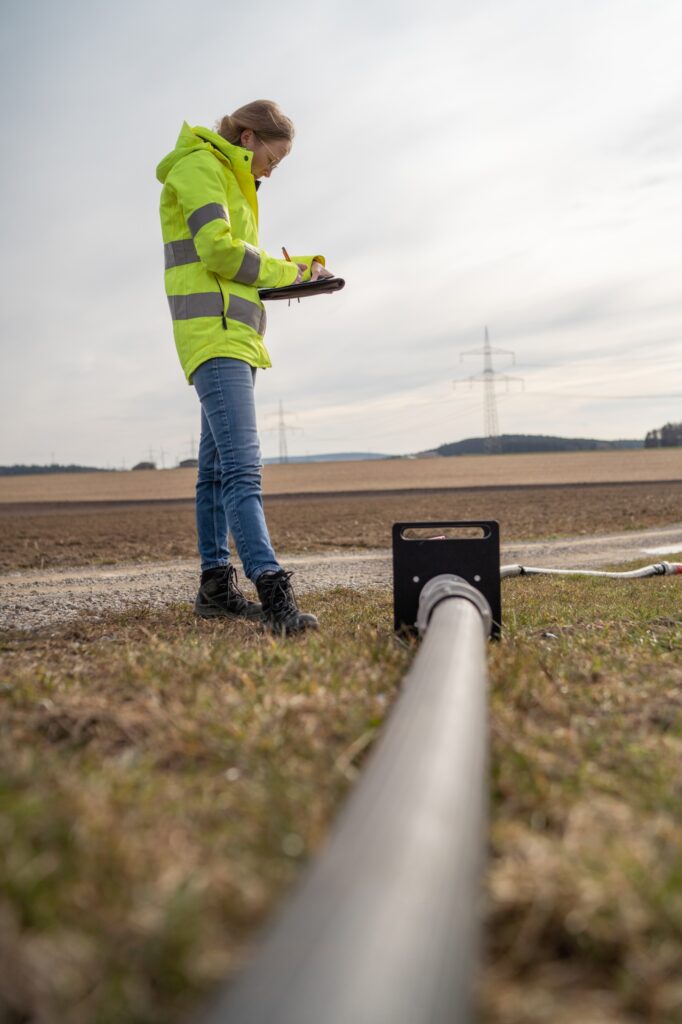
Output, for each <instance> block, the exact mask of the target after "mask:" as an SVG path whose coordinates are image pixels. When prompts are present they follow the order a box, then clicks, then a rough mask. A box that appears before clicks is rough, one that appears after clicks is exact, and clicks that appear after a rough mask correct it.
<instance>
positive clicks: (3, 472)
mask: <svg viewBox="0 0 682 1024" xmlns="http://www.w3.org/2000/svg"><path fill="white" fill-rule="evenodd" d="M109 472H111V470H108V469H102V468H101V467H100V466H58V465H57V464H56V463H54V464H53V465H51V466H23V465H17V466H0V476H34V475H35V474H39V473H109Z"/></svg>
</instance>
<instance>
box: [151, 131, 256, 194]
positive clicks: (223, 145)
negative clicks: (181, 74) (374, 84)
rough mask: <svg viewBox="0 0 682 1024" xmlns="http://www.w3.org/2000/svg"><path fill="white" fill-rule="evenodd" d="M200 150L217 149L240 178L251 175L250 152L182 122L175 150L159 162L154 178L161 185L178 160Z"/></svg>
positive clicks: (214, 133) (251, 155)
mask: <svg viewBox="0 0 682 1024" xmlns="http://www.w3.org/2000/svg"><path fill="white" fill-rule="evenodd" d="M200 149H209V150H216V149H217V150H218V152H219V153H220V154H221V155H222V156H223V157H224V158H225V159H226V160H227V161H228V162H229V163H230V165H231V166H232V167H234V169H235V170H237V169H238V170H239V172H240V176H241V175H242V174H244V173H245V172H246V173H248V174H251V160H252V159H253V153H251V151H250V150H248V149H244V148H243V147H242V146H234V145H233V144H232V143H231V142H228V141H227V140H226V139H223V138H222V136H221V135H218V134H217V133H216V132H212V131H211V130H210V129H209V128H202V127H201V126H197V127H195V128H191V127H190V126H189V125H188V124H187V122H186V121H183V124H182V128H181V129H180V134H179V135H178V140H177V142H176V143H175V148H174V149H173V150H171V152H170V153H168V155H167V156H165V157H164V158H163V160H161V161H160V163H159V165H158V167H157V168H156V177H157V178H158V179H159V181H160V182H161V183H163V182H165V180H166V178H167V177H168V175H169V174H170V172H171V170H172V168H173V167H174V166H175V164H176V163H177V162H178V160H182V158H183V157H185V156H187V155H188V154H189V153H194V152H196V151H197V150H200Z"/></svg>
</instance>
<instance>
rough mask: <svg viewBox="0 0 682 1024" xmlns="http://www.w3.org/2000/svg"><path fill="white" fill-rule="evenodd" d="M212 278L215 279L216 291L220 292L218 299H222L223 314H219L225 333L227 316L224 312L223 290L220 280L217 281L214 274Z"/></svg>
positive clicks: (216, 276) (217, 278)
mask: <svg viewBox="0 0 682 1024" xmlns="http://www.w3.org/2000/svg"><path fill="white" fill-rule="evenodd" d="M213 276H214V277H215V280H216V284H217V285H218V291H219V292H220V298H221V299H222V304H223V312H222V314H221V319H222V321H223V330H224V331H226V330H227V314H226V312H225V295H224V293H223V289H222V286H221V284H220V279H219V277H218V275H217V274H214V275H213Z"/></svg>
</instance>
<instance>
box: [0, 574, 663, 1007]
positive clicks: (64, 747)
mask: <svg viewBox="0 0 682 1024" xmlns="http://www.w3.org/2000/svg"><path fill="white" fill-rule="evenodd" d="M679 587H680V580H679V579H675V578H670V579H660V578H657V579H653V580H645V581H633V582H629V583H619V584H613V583H610V582H607V581H601V580H595V581H588V580H574V579H573V580H561V579H556V578H553V579H548V580H542V579H533V580H531V579H523V580H511V581H508V582H507V583H505V587H504V604H505V618H506V623H507V630H506V634H505V637H504V639H503V640H502V642H501V643H500V644H499V645H497V646H495V647H494V648H491V652H490V668H491V680H492V695H491V725H492V745H493V746H492V765H491V787H492V828H491V847H492V849H491V861H490V871H489V887H488V888H489V910H488V929H487V931H488V951H489V966H488V968H487V970H486V972H485V975H484V977H483V981H482V986H483V995H482V1001H483V1005H484V1017H485V1020H486V1022H488V1024H503V1022H504V1024H517V1022H518V1024H521V1022H524V1024H530V1022H533V1024H535V1022H538V1024H539V1022H543V1024H544V1022H546V1021H549V1020H551V1021H553V1022H558V1024H564V1022H566V1024H568V1021H569V1019H570V1021H571V1022H573V1021H575V1020H576V1019H577V1020H580V1021H583V1020H584V1021H587V1022H590V1024H601V1022H604V1024H606V1022H609V1024H613V1022H616V1021H617V1022H619V1024H644V1022H652V1024H653V1022H656V1024H659V1022H661V1024H663V1022H665V1024H668V1022H670V1024H672V1022H675V1021H680V1020H682V986H681V983H680V977H681V976H682V972H681V971H680V967H681V966H682V826H681V825H680V820H679V806H680V797H681V796H682V769H681V767H680V766H681V764H682V699H681V698H680V684H681V683H682V667H681V659H680V652H681V651H682V628H681V626H680V615H679V608H680V591H679ZM315 610H316V611H317V612H318V613H319V614H320V615H321V617H322V623H323V629H322V630H321V632H320V633H319V634H318V635H314V636H311V637H306V638H302V639H300V640H298V641H295V642H292V643H286V644H281V643H275V642H273V641H271V640H269V639H268V638H266V637H264V636H263V635H262V634H260V633H258V632H257V630H256V629H255V628H254V627H252V626H250V625H248V624H244V623H227V624H225V623H214V622H209V623H206V622H196V621H195V620H194V619H193V617H192V615H191V612H190V610H189V608H187V607H177V608H171V609H168V610H166V611H164V612H162V613H158V612H154V613H153V614H152V613H151V612H147V611H144V610H136V611H134V612H131V613H129V614H127V615H124V616H116V617H112V618H110V619H108V620H103V621H95V620H88V619H85V620H82V621H81V622H79V623H76V624H74V625H70V626H64V627H60V628H59V629H53V630H50V631H49V632H45V633H42V634H40V635H34V636H26V635H24V636H7V637H5V638H4V641H3V651H2V670H1V671H2V675H1V676H0V680H1V682H0V700H1V701H2V722H3V725H2V731H1V732H0V770H1V774H0V778H1V779H2V781H1V782H0V843H1V844H2V847H3V853H4V856H3V857H2V858H0V865H1V866H0V961H2V962H3V964H4V965H5V966H6V967H7V965H9V969H6V970H5V971H4V973H3V972H0V1020H2V1019H6V1020H10V1021H18V1020H23V1019H31V1020H32V1021H34V1022H35V1024H53V1022H54V1024H56V1022H59V1024H85V1022H87V1024H91V1022H93V1024H113V1022H117V1024H118V1022H121V1021H126V1022H136V1024H157V1022H161V1021H163V1022H164V1024H172V1022H174V1021H179V1020H181V1019H184V1017H185V1015H186V1013H187V1012H188V1010H189V1009H191V1008H192V1007H195V1006H196V1005H197V1002H198V1000H200V998H201V996H202V993H204V992H205V991H206V990H207V988H209V987H210V986H211V984H212V983H213V982H214V981H215V980H216V978H218V977H219V976H220V975H221V973H222V972H223V971H224V970H226V969H230V968H232V967H234V966H235V965H237V964H239V962H240V961H241V960H242V959H243V957H244V955H245V953H246V951H247V949H248V944H249V941H250V939H251V938H252V936H253V934H254V931H255V929H256V928H257V927H258V925H259V924H260V923H261V922H262V920H263V919H264V917H265V916H266V915H267V914H268V913H269V912H270V910H271V909H272V906H273V904H274V902H275V901H276V899H277V898H278V896H279V895H280V894H281V893H282V892H283V890H284V889H285V888H286V887H287V885H288V884H289V882H290V881H291V879H292V877H293V875H294V874H295V872H296V870H297V868H298V866H299V864H300V861H301V859H302V858H303V857H304V856H305V855H306V854H307V853H308V852H310V851H312V850H314V849H316V847H317V846H318V844H319V842H320V839H321V837H322V836H323V834H324V832H325V829H326V827H327V825H328V822H329V820H330V818H331V817H332V815H333V813H334V812H335V810H336V808H337V807H338V805H339V802H340V801H341V800H342V798H343V796H344V794H345V792H346V790H347V787H348V784H349V781H350V778H351V776H352V775H353V768H354V767H355V765H353V764H351V765H348V764H347V763H346V762H347V759H346V757H345V756H344V752H347V751H348V750H349V748H350V747H351V745H352V744H353V743H354V742H355V741H356V740H357V738H358V737H359V736H362V735H363V734H366V733H367V732H371V731H372V730H374V729H376V728H377V727H378V726H379V725H380V723H381V721H382V720H383V718H384V716H385V714H386V711H387V708H388V707H389V705H390V702H391V701H392V699H393V697H394V694H395V691H396V686H397V684H398V681H399V679H400V678H401V676H402V674H403V672H404V670H405V669H406V667H407V664H408V662H409V660H410V657H411V654H410V651H409V650H406V649H405V648H403V647H402V646H400V645H399V644H397V643H396V642H395V641H394V640H393V639H392V637H391V632H390V629H391V608H390V595H389V594H388V593H385V594H370V595H368V596H361V595H358V594H356V593H352V594H351V593H348V592H344V591H336V592H332V593H328V594H325V595H321V596H319V597H318V598H316V599H315ZM3 1003H4V1018H3V1009H2V1008H3ZM9 1007H12V1008H13V1009H12V1011H10V1010H9ZM12 1014H14V1016H12ZM22 1014H23V1015H24V1016H22Z"/></svg>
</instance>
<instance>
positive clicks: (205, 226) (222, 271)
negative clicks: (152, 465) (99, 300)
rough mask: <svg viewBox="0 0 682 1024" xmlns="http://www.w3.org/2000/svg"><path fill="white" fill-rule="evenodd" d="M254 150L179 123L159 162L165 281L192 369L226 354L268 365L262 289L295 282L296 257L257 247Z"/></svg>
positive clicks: (307, 259)
mask: <svg viewBox="0 0 682 1024" xmlns="http://www.w3.org/2000/svg"><path fill="white" fill-rule="evenodd" d="M252 157H253V154H252V153H251V152H250V150H248V149H243V148H242V147H241V146H234V145H232V143H230V142H227V141H226V140H225V139H223V138H222V137H221V136H220V135H217V134H216V133H215V132H212V131H210V130H209V129H208V128H190V126H189V125H188V124H186V123H185V124H183V126H182V128H181V130H180V135H179V136H178V141H177V143H176V145H175V149H174V150H173V151H172V152H171V153H169V154H168V156H166V157H164V158H163V160H162V161H161V163H160V164H159V166H158V167H157V169H156V176H157V178H158V179H159V181H160V182H162V183H163V190H162V192H161V207H160V212H161V228H162V232H163V243H164V256H165V267H166V270H165V282H166V294H167V296H168V304H169V306H170V312H171V317H172V320H173V334H174V336H175V344H176V347H177V350H178V355H179V357H180V362H181V364H182V368H183V370H184V372H185V376H186V377H187V380H188V381H189V382H190V383H191V379H192V373H193V372H194V370H196V368H197V367H198V366H200V365H201V364H202V363H203V362H205V361H206V360H207V359H212V358H213V357H214V356H230V357H232V358H233V359H243V360H244V361H245V362H247V363H249V364H250V365H251V366H258V367H267V366H270V365H271V363H270V357H269V355H268V352H267V349H266V348H265V345H264V344H263V335H264V334H265V321H266V317H265V309H264V307H263V303H262V302H261V300H260V298H259V296H258V289H259V288H279V287H282V286H283V285H287V284H292V283H293V281H294V280H295V279H296V276H297V274H298V267H297V266H296V263H305V264H306V266H307V270H306V272H305V273H304V275H303V280H307V279H308V278H309V277H310V264H311V263H312V261H313V260H318V261H319V262H320V263H322V264H324V259H323V258H322V257H321V256H318V255H316V256H292V262H291V263H289V262H287V261H286V260H283V259H275V258H274V257H272V256H268V255H267V253H265V252H263V250H262V249H259V247H258V200H257V198H256V183H255V180H254V177H253V174H252V173H251V159H252Z"/></svg>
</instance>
